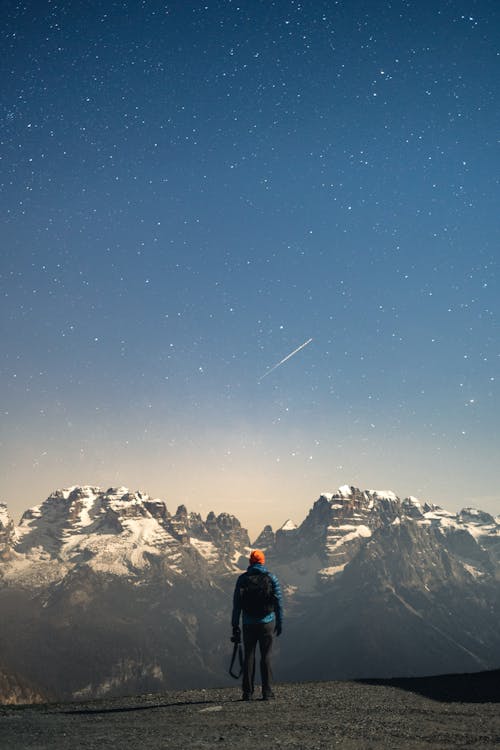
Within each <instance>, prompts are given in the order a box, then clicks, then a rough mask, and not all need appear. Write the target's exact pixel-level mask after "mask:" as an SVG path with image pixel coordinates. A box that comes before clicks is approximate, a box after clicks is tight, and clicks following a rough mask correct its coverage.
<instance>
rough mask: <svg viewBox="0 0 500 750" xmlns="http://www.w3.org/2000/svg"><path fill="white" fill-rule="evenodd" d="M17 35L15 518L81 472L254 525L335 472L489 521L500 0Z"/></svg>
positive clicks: (267, 13)
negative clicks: (473, 511)
mask: <svg viewBox="0 0 500 750" xmlns="http://www.w3.org/2000/svg"><path fill="white" fill-rule="evenodd" d="M2 25H3V29H2V36H1V38H2V47H3V49H4V51H5V54H6V57H7V63H6V65H4V73H3V82H2V87H1V92H0V96H1V111H0V116H1V120H0V140H1V150H2V160H1V163H0V166H1V193H0V196H1V205H2V253H1V292H2V297H1V300H2V301H1V304H2V309H1V314H2V340H3V344H2V357H1V359H2V368H1V392H2V427H1V438H2V445H1V484H0V496H1V498H2V499H3V500H4V501H5V502H7V504H8V505H9V508H10V509H11V511H12V513H13V515H14V516H18V515H19V514H20V513H21V512H22V511H23V510H24V509H25V508H26V507H28V506H30V505H33V504H35V503H37V502H39V501H40V500H42V499H43V498H44V497H46V496H47V494H48V493H49V492H50V491H51V490H53V489H55V488H56V487H60V486H65V485H72V484H79V483H85V484H96V485H102V486H110V485H116V484H119V485H126V486H129V487H131V488H134V489H135V488H141V489H143V490H145V491H148V492H150V493H151V494H155V495H160V496H162V497H164V498H165V499H166V500H167V503H168V506H169V508H170V509H171V510H175V507H176V506H177V504H179V503H181V502H183V503H186V504H187V505H188V507H189V509H192V510H198V511H200V512H202V513H206V512H208V511H209V510H210V509H212V508H213V509H214V510H216V511H222V510H227V511H230V512H233V513H235V514H236V515H237V516H238V517H239V518H240V520H241V521H242V523H243V524H244V525H246V526H248V527H250V529H251V530H252V531H253V532H257V531H258V530H259V529H260V527H261V526H262V525H263V523H265V522H271V523H273V524H274V525H276V524H281V523H282V522H283V521H284V520H285V519H286V518H287V517H288V516H292V517H294V518H295V520H297V521H300V520H302V518H303V517H304V515H305V513H306V512H307V509H308V507H309V506H310V504H311V503H312V501H313V500H314V499H315V498H316V497H317V496H318V494H319V493H320V492H321V491H323V490H331V489H332V488H335V487H337V486H338V485H340V484H344V483H349V484H356V485H358V486H361V487H373V488H383V489H393V490H395V491H396V492H398V493H399V494H401V495H408V494H414V495H419V496H421V497H422V498H423V499H429V500H432V501H434V502H436V503H439V504H442V505H444V506H445V507H448V508H450V509H456V508H459V507H461V506H463V505H465V504H476V505H479V506H481V507H483V508H484V509H486V510H490V511H491V512H494V513H499V512H500V492H499V491H498V487H497V485H496V482H495V479H496V474H497V467H498V464H499V439H498V414H499V411H500V410H499V400H500V399H499V390H498V384H499V363H500V348H499V327H498V311H499V288H498V262H499V231H498V198H499V189H498V187H499V186H498V175H499V158H498V132H499V119H500V117H499V105H498V81H499V80H500V69H499V68H500V54H499V53H500V46H499V38H500V36H499V31H500V8H499V6H498V3H497V2H493V1H492V2H488V1H486V0H485V1H484V2H470V1H469V2H462V1H461V0H458V1H455V0H454V1H453V2H439V3H437V2H434V1H433V2H429V1H427V2H425V1H424V2H421V1H419V2H416V1H415V2H413V1H408V2H401V1H400V0H396V1H395V2H392V3H388V2H381V1H380V0H371V1H370V2H369V1H368V0H366V1H356V0H355V1H354V2H331V1H330V2H322V1H321V0H314V1H313V0H310V1H309V2H293V1H292V0H282V1H280V2H269V0H266V2H264V1H263V0H262V1H259V0H241V2H236V1H235V2H231V0H226V1H225V2H222V0H218V1H217V2H213V1H211V0H206V1H205V2H193V1H192V0H185V1H183V2H156V1H154V0H152V1H151V2H146V1H144V2H99V3H98V2H89V3H78V2H64V3H62V2H44V3H36V4H35V3H34V2H28V3H17V2H13V1H12V0H7V1H6V2H5V4H4V11H3V24H2ZM310 337H312V338H313V341H312V342H311V344H310V345H308V346H307V347H306V348H304V349H303V350H302V351H300V352H299V353H297V355H296V356H294V357H293V358H291V359H290V360H289V361H288V362H286V363H285V364H284V365H283V366H282V367H280V368H278V369H277V370H276V371H275V372H273V373H272V374H271V375H269V376H268V377H266V378H265V379H264V380H263V381H262V382H259V378H260V377H261V376H262V375H263V373H264V372H266V370H267V369H268V368H269V367H270V366H272V365H273V364H275V363H276V362H278V361H279V360H280V359H282V358H283V357H284V356H285V355H287V354H288V353H289V352H290V351H292V350H293V349H295V348H296V347H297V346H299V345H300V344H301V343H302V342H304V341H305V340H307V339H308V338H310Z"/></svg>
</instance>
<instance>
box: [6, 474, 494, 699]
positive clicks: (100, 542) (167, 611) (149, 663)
mask: <svg viewBox="0 0 500 750" xmlns="http://www.w3.org/2000/svg"><path fill="white" fill-rule="evenodd" d="M253 546H254V547H259V548H263V549H265V550H266V555H267V560H268V564H269V567H270V568H271V569H272V570H273V572H275V573H277V574H278V576H279V578H280V581H281V583H282V587H283V589H284V592H285V611H286V622H285V631H284V637H283V638H282V639H281V641H280V651H281V660H280V667H279V672H278V673H279V675H281V677H282V678H287V679H291V680H301V679H327V678H335V677H344V678H347V677H359V676H365V677H373V676H387V675H416V674H423V673H435V672H439V671H448V672H450V671H457V672H458V671H462V672H463V671H467V670H475V669H483V668H494V667H496V666H498V664H500V633H499V631H498V618H499V616H500V610H499V607H500V605H499V602H500V584H499V581H500V562H499V560H500V522H499V520H498V519H495V518H493V517H492V516H491V515H489V514H486V513H482V512H481V511H476V510H474V509H471V508H467V509H464V510H463V511H462V512H461V513H458V514H456V513H455V514H454V513H449V512H447V511H445V510H443V509H441V508H439V507H438V506H435V505H433V504H430V503H420V502H419V501H418V500H417V499H416V498H413V497H409V498H404V499H403V500H400V499H399V498H398V497H397V496H396V495H394V493H392V492H389V491H375V490H360V489H358V488H355V487H349V486H344V487H341V488H339V489H338V490H335V491H334V492H331V493H323V494H322V495H321V496H320V497H319V498H318V500H317V501H316V502H315V503H314V505H313V507H312V508H311V510H310V512H309V513H308V515H307V517H306V518H305V520H304V521H303V522H302V523H301V524H300V525H299V526H296V525H295V524H294V523H293V522H292V521H287V522H285V523H284V524H283V526H282V527H281V528H280V529H277V531H276V532H273V530H272V528H271V527H270V526H266V527H265V528H264V530H263V532H262V533H261V534H260V536H259V537H258V539H257V540H256V542H255V544H254V545H253ZM249 549H250V545H249V539H248V534H247V532H246V530H245V529H243V528H242V527H241V525H240V522H239V521H238V520H237V519H236V518H235V517H234V516H231V515H229V514H227V513H221V514H220V515H218V516H216V515H215V514H214V513H209V514H208V516H207V518H206V519H205V520H204V519H203V518H202V517H201V516H200V515H199V514H197V513H191V512H189V511H188V509H187V508H185V507H184V506H182V505H181V506H179V507H178V508H177V510H176V511H175V512H174V513H171V512H170V511H169V510H168V508H167V505H166V504H165V502H164V501H163V500H159V499H154V498H151V497H150V496H148V495H146V494H144V493H142V492H129V491H128V490H127V489H126V488H112V489H109V490H106V491H103V490H101V489H99V488H97V487H72V488H69V489H65V490H58V491H57V492H55V493H53V494H52V495H50V497H49V498H47V500H45V501H44V502H43V503H41V504H40V505H38V506H35V507H34V508H31V509H30V510H28V511H27V512H26V513H25V514H24V516H23V518H22V520H21V522H20V524H19V526H18V527H17V528H16V527H14V525H13V523H12V521H11V520H10V519H9V517H8V514H7V511H6V508H5V506H0V628H1V632H2V644H1V646H0V665H1V667H2V670H1V677H2V680H3V682H2V685H4V686H7V687H5V689H4V692H5V691H7V692H8V690H10V689H11V692H12V700H23V697H22V696H28V695H32V696H35V697H34V698H33V699H34V700H35V699H45V700H48V699H49V698H50V699H53V698H54V697H55V698H57V699H59V698H67V699H74V698H87V697H92V696H103V695H119V694H124V693H125V692H145V691H146V692H147V691H154V690H160V689H165V688H166V687H200V686H206V685H214V684H220V683H221V681H223V679H224V675H225V672H226V668H227V664H226V659H227V655H228V652H227V650H228V645H229V644H228V641H227V637H228V634H229V621H230V614H231V600H232V591H233V587H234V582H235V578H236V576H237V574H239V573H240V572H241V570H242V569H244V568H245V567H246V564H247V557H248V552H249ZM304 644H307V648H304ZM9 685H10V686H11V688H9V687H8V686H9ZM34 686H36V687H34ZM23 691H24V692H23ZM30 691H31V692H30ZM16 696H17V697H16ZM1 698H2V696H0V699H1ZM26 699H28V698H26ZM3 700H7V698H6V697H5V696H3Z"/></svg>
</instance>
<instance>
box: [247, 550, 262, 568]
mask: <svg viewBox="0 0 500 750" xmlns="http://www.w3.org/2000/svg"><path fill="white" fill-rule="evenodd" d="M265 562H266V556H265V554H264V553H263V552H262V550H261V549H254V550H253V552H252V553H251V554H250V565H255V564H256V563H258V564H259V565H264V563H265Z"/></svg>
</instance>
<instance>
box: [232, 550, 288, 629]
mask: <svg viewBox="0 0 500 750" xmlns="http://www.w3.org/2000/svg"><path fill="white" fill-rule="evenodd" d="M256 571H260V572H261V573H267V574H268V575H269V578H270V579H271V582H272V584H273V593H274V596H275V598H276V604H275V605H274V612H270V613H269V614H268V615H265V616H264V617H252V615H247V614H246V613H245V612H243V625H256V624H257V623H261V622H272V621H273V620H274V619H276V625H277V626H279V627H280V628H281V627H282V624H283V595H282V593H281V586H280V583H279V581H278V579H277V578H276V576H275V575H273V574H272V573H269V571H268V570H267V568H265V567H264V566H263V565H259V564H258V563H257V564H255V565H250V566H249V567H248V568H247V571H246V573H242V574H241V575H240V576H239V578H238V580H237V581H236V586H235V589H234V596H233V616H232V618H231V626H232V627H233V628H236V627H238V626H239V624H240V615H241V602H240V586H241V581H242V579H243V578H244V577H245V576H246V574H247V573H254V572H256Z"/></svg>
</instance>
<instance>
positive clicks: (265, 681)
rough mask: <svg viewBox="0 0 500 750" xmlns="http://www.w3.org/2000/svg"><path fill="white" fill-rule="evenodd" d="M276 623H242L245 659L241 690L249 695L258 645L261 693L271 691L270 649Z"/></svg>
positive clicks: (252, 682) (251, 691) (252, 686)
mask: <svg viewBox="0 0 500 750" xmlns="http://www.w3.org/2000/svg"><path fill="white" fill-rule="evenodd" d="M275 627H276V623H275V622H274V620H273V621H272V622H259V623H257V624H256V625H243V645H244V646H245V660H244V662H243V692H244V693H248V694H249V695H251V694H252V693H253V688H254V677H255V650H256V648H257V643H258V644H259V646H260V676H261V678H262V693H263V695H265V694H266V693H269V692H271V690H272V679H273V673H272V670H271V651H272V648H273V635H274V628H275Z"/></svg>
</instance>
